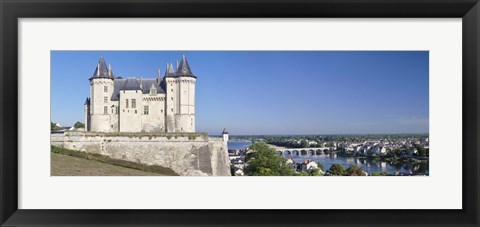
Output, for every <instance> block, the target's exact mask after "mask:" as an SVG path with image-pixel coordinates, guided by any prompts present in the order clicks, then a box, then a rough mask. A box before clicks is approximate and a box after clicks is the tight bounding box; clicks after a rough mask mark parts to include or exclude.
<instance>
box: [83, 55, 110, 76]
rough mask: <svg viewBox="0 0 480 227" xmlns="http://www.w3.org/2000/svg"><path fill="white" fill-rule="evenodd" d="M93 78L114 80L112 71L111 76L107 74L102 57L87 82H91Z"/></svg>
mask: <svg viewBox="0 0 480 227" xmlns="http://www.w3.org/2000/svg"><path fill="white" fill-rule="evenodd" d="M95 78H109V79H113V78H115V75H114V73H113V71H112V73H111V75H110V74H109V73H108V67H107V64H106V63H105V59H103V57H100V60H99V61H98V64H97V67H96V68H95V72H94V73H93V75H92V77H91V78H90V79H89V80H92V79H95Z"/></svg>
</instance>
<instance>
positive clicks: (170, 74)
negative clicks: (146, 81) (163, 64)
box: [165, 63, 175, 77]
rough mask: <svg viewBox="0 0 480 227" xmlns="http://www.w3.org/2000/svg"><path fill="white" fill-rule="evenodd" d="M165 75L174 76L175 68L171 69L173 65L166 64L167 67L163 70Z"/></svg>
mask: <svg viewBox="0 0 480 227" xmlns="http://www.w3.org/2000/svg"><path fill="white" fill-rule="evenodd" d="M165 76H166V77H174V76H175V70H174V69H173V65H172V64H171V63H170V64H167V69H166V70H165Z"/></svg>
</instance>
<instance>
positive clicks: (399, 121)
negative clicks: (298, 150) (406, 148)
mask: <svg viewBox="0 0 480 227" xmlns="http://www.w3.org/2000/svg"><path fill="white" fill-rule="evenodd" d="M183 54H185V55H186V57H187V58H188V62H189V64H190V66H191V69H192V71H193V73H194V74H195V75H196V76H197V78H198V79H197V95H196V102H197V105H196V106H197V107H196V109H197V110H196V118H197V120H196V124H197V131H200V132H208V133H209V134H220V133H221V130H222V129H223V128H227V130H228V131H229V132H231V134H232V135H287V134H288V135H328V134H404V133H407V134H408V133H428V127H429V122H428V120H429V118H428V114H429V111H428V105H429V102H428V92H429V88H428V83H429V78H428V77H429V75H428V74H429V73H428V67H429V65H428V61H429V60H428V51H52V52H51V120H52V121H53V122H58V123H60V124H61V125H63V126H72V125H73V124H74V123H75V122H77V121H80V122H83V103H84V102H85V98H86V97H87V96H88V94H89V86H88V78H90V77H91V76H92V74H93V72H94V71H95V67H96V65H97V62H98V60H99V58H100V57H103V58H104V59H105V61H106V62H107V64H110V65H111V66H112V69H113V71H114V72H115V73H116V75H118V76H122V77H124V78H126V77H132V76H135V77H143V78H156V77H157V70H158V68H160V71H161V73H160V74H161V76H162V77H163V75H164V73H165V65H164V64H166V63H173V64H174V65H175V60H180V59H181V57H182V55H183Z"/></svg>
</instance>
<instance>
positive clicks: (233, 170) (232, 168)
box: [230, 164, 235, 176]
mask: <svg viewBox="0 0 480 227" xmlns="http://www.w3.org/2000/svg"><path fill="white" fill-rule="evenodd" d="M230 175H232V176H235V166H234V165H231V164H230Z"/></svg>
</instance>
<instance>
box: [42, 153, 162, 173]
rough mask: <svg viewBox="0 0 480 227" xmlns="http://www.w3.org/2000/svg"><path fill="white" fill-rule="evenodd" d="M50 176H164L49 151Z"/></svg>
mask: <svg viewBox="0 0 480 227" xmlns="http://www.w3.org/2000/svg"><path fill="white" fill-rule="evenodd" d="M50 154H51V176H165V175H162V174H158V173H153V172H146V171H141V170H137V169H132V168H126V167H121V166H117V165H111V164H107V163H103V162H98V161H94V160H87V159H83V158H77V157H73V156H68V155H62V154H56V153H53V152H51V153H50Z"/></svg>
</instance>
